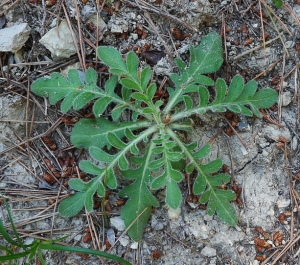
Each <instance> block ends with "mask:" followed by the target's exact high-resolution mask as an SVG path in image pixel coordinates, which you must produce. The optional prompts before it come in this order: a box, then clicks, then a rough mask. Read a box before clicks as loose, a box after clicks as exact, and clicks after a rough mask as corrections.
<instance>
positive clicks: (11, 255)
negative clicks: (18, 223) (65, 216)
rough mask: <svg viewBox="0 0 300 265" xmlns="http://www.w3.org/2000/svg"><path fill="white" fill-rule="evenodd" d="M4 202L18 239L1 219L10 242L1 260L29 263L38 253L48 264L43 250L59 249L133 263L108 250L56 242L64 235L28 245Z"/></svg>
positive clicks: (1, 228)
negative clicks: (21, 236) (12, 235)
mask: <svg viewBox="0 0 300 265" xmlns="http://www.w3.org/2000/svg"><path fill="white" fill-rule="evenodd" d="M4 203H5V207H6V210H7V214H8V218H9V222H10V224H11V227H12V231H13V234H14V237H15V238H16V239H13V238H12V237H11V236H10V235H9V233H8V232H7V230H6V229H5V227H4V224H3V222H2V220H0V235H1V236H2V237H3V239H4V240H6V241H7V243H8V244H10V246H9V247H8V246H3V245H0V250H2V251H5V252H6V254H5V255H2V256H0V262H4V261H8V264H12V263H11V262H12V261H16V260H17V259H20V258H23V259H24V260H25V262H26V264H29V263H30V262H31V261H32V260H33V259H34V257H35V256H36V255H37V256H38V258H39V260H40V261H41V263H42V264H46V263H45V260H44V258H43V255H42V250H58V251H67V252H76V253H84V254H90V255H96V256H99V257H103V258H108V259H111V260H115V261H117V262H120V263H121V264H126V265H131V263H129V262H128V261H126V260H124V259H122V258H120V257H118V256H115V255H112V254H109V253H106V252H102V251H98V250H93V249H88V248H81V247H71V246H63V245H59V244H54V243H56V242H59V241H61V240H63V239H65V238H66V237H62V238H59V239H56V240H53V242H54V243H53V242H51V241H50V240H49V241H48V240H46V241H41V240H39V239H35V240H34V241H33V243H31V244H29V245H26V244H24V243H23V241H22V240H21V238H20V236H19V234H18V232H17V229H16V227H15V225H14V222H13V219H12V216H11V213H10V210H9V207H8V204H7V202H6V201H5V200H4ZM16 252H17V253H16ZM26 257H27V258H26Z"/></svg>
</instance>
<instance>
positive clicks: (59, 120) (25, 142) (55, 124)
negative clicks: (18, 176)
mask: <svg viewBox="0 0 300 265" xmlns="http://www.w3.org/2000/svg"><path fill="white" fill-rule="evenodd" d="M61 122H62V121H61V119H58V120H57V121H56V122H55V123H54V124H53V125H52V126H51V127H50V128H49V129H48V130H47V131H45V132H44V133H41V134H39V135H37V136H34V137H32V138H30V139H28V140H25V141H23V142H21V143H19V144H17V145H16V146H12V147H9V148H7V149H5V150H3V151H2V152H0V155H3V154H5V153H7V152H9V151H11V150H13V149H15V148H16V147H19V146H21V145H23V144H27V142H31V141H34V140H36V139H39V138H41V137H43V136H45V135H47V134H48V133H50V132H52V131H54V130H55V129H56V127H58V125H59V124H60V123H61Z"/></svg>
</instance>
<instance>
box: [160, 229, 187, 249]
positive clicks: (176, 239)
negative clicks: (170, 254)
mask: <svg viewBox="0 0 300 265" xmlns="http://www.w3.org/2000/svg"><path fill="white" fill-rule="evenodd" d="M164 232H165V233H166V234H167V235H169V236H170V237H172V238H173V239H174V240H175V241H177V242H179V243H180V244H181V245H183V246H184V247H186V248H191V247H190V246H188V245H187V244H185V243H183V242H182V241H181V240H179V239H178V238H176V237H175V236H173V235H171V234H170V233H169V232H168V231H167V230H164Z"/></svg>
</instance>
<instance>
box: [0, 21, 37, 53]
mask: <svg viewBox="0 0 300 265" xmlns="http://www.w3.org/2000/svg"><path fill="white" fill-rule="evenodd" d="M30 30H31V28H30V27H29V26H28V24H27V23H22V24H19V25H14V26H12V27H9V28H4V29H1V30H0V51H2V52H13V53H15V52H17V51H18V50H20V49H21V48H22V46H23V45H24V43H25V42H26V41H27V40H28V38H29V33H30Z"/></svg>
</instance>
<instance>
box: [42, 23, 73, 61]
mask: <svg viewBox="0 0 300 265" xmlns="http://www.w3.org/2000/svg"><path fill="white" fill-rule="evenodd" d="M77 42H78V40H77ZM40 43H41V44H43V45H44V46H45V47H46V48H47V49H48V50H49V51H50V52H51V54H52V57H53V59H58V58H69V57H70V56H71V55H73V54H75V53H76V49H75V45H74V42H73V38H72V34H71V31H70V29H69V26H68V23H67V21H65V20H64V21H62V22H61V23H60V25H59V26H58V27H55V28H53V29H51V30H50V31H49V32H48V33H46V34H45V35H44V36H43V38H41V39H40Z"/></svg>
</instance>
